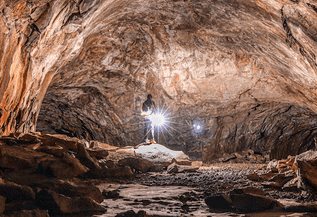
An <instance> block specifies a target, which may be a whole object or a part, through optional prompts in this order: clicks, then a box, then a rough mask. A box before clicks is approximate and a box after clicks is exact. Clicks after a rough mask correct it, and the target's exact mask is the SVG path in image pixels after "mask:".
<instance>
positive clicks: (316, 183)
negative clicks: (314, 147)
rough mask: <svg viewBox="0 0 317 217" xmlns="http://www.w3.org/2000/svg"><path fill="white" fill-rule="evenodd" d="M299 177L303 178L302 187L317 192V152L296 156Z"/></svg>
mask: <svg viewBox="0 0 317 217" xmlns="http://www.w3.org/2000/svg"><path fill="white" fill-rule="evenodd" d="M294 164H296V165H297V167H298V170H297V175H298V176H299V177H300V178H301V181H302V183H299V185H301V187H303V188H305V186H308V187H311V188H312V189H313V190H315V191H316V190H317V151H307V152H304V153H302V154H300V155H298V156H296V159H295V163H294Z"/></svg>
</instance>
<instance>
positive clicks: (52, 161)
mask: <svg viewBox="0 0 317 217" xmlns="http://www.w3.org/2000/svg"><path fill="white" fill-rule="evenodd" d="M39 170H40V171H41V172H42V173H44V174H46V175H48V176H55V177H58V178H73V177H76V176H81V175H84V174H85V173H86V172H87V171H88V170H89V169H88V168H87V167H85V166H84V165H82V164H81V163H80V161H79V160H78V159H77V158H75V157H74V156H72V155H71V154H64V155H63V157H62V158H57V157H53V156H47V157H46V158H43V159H41V161H40V162H39Z"/></svg>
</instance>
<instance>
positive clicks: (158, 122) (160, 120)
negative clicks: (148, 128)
mask: <svg viewBox="0 0 317 217" xmlns="http://www.w3.org/2000/svg"><path fill="white" fill-rule="evenodd" d="M151 122H152V124H153V125H154V126H156V127H161V126H163V125H164V124H165V122H166V120H165V117H164V115H163V114H161V113H156V114H153V115H152V116H151Z"/></svg>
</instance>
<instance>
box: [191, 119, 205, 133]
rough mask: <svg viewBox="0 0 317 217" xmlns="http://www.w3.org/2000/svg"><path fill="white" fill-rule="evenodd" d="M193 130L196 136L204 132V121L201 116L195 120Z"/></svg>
mask: <svg viewBox="0 0 317 217" xmlns="http://www.w3.org/2000/svg"><path fill="white" fill-rule="evenodd" d="M192 132H193V133H194V135H195V136H198V135H200V134H202V133H203V132H204V124H203V121H202V120H201V119H200V118H199V117H197V118H195V119H194V120H193V128H192Z"/></svg>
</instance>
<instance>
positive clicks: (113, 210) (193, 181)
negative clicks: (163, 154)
mask: <svg viewBox="0 0 317 217" xmlns="http://www.w3.org/2000/svg"><path fill="white" fill-rule="evenodd" d="M266 166H267V165H266V164H224V163H222V164H212V165H205V166H201V167H200V169H199V170H198V171H196V172H191V173H176V174H168V173H166V172H161V173H146V174H138V175H137V176H136V177H135V178H132V179H129V180H124V179H122V180H112V181H110V180H109V181H107V183H100V184H99V185H98V187H99V188H100V189H101V190H106V191H108V192H109V195H108V196H109V197H108V199H106V200H105V201H104V202H103V205H105V206H107V208H108V211H107V213H105V214H103V215H99V216H100V217H106V216H116V215H117V216H133V213H136V214H135V215H134V216H202V217H203V216H255V217H257V216H317V214H315V213H311V212H305V211H304V212H299V211H300V210H298V209H297V210H294V211H292V212H289V211H287V212H286V211H281V210H278V211H277V210H275V211H274V210H273V211H266V212H260V213H232V212H214V211H210V210H209V208H208V207H207V205H206V203H205V202H204V198H206V197H209V196H212V195H215V194H219V193H223V194H226V193H228V192H230V191H232V190H234V189H241V188H248V187H253V188H254V189H256V190H257V191H259V192H261V193H262V194H264V195H265V196H268V197H271V198H274V199H278V201H279V202H280V203H282V204H283V205H294V204H298V203H301V204H303V203H306V202H313V201H316V195H312V194H309V193H308V192H305V191H301V190H298V189H297V190H296V189H293V190H292V191H289V190H288V191H283V190H281V189H275V188H267V187H264V186H262V184H261V183H260V182H254V181H251V180H249V179H248V178H247V175H248V174H252V173H257V174H262V173H265V172H266ZM129 210H130V213H129V212H127V211H129ZM132 210H133V211H132ZM125 212H126V213H125ZM118 213H121V214H118ZM124 213H125V214H124ZM145 213H146V214H147V215H144V214H145ZM97 216H98V215H97Z"/></svg>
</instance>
